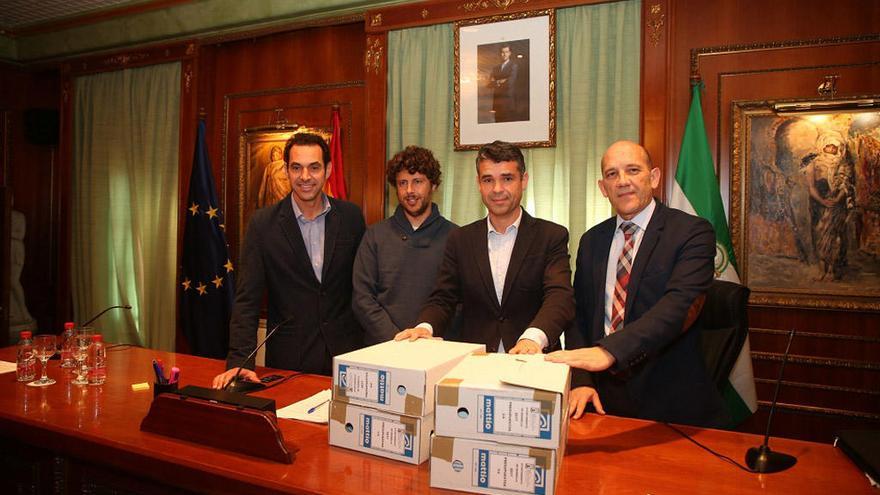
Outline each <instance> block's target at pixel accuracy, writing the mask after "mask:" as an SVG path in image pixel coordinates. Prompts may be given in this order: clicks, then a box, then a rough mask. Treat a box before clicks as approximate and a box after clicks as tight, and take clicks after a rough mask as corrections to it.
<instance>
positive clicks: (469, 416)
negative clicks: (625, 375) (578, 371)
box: [434, 354, 570, 449]
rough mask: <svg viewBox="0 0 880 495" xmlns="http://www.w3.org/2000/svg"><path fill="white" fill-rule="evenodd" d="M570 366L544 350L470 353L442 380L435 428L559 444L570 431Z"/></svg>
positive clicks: (544, 444) (469, 435) (449, 433)
mask: <svg viewBox="0 0 880 495" xmlns="http://www.w3.org/2000/svg"><path fill="white" fill-rule="evenodd" d="M569 375H570V373H569V367H568V365H565V364H559V363H551V362H548V361H545V360H544V356H543V355H541V354H533V355H522V354H517V355H513V354H484V355H473V356H468V357H467V358H466V359H464V360H463V361H462V362H461V363H459V364H458V366H456V367H455V368H453V369H452V371H450V372H449V373H447V374H446V376H445V377H443V379H442V380H440V381H439V382H438V383H437V392H436V405H435V409H434V418H435V425H434V431H435V432H436V433H437V434H438V435H441V436H447V437H461V438H475V439H482V440H490V441H493V442H504V443H510V444H517V445H528V446H531V447H541V448H546V449H558V448H561V446H564V445H565V439H566V436H567V433H568V390H569V386H570V377H569Z"/></svg>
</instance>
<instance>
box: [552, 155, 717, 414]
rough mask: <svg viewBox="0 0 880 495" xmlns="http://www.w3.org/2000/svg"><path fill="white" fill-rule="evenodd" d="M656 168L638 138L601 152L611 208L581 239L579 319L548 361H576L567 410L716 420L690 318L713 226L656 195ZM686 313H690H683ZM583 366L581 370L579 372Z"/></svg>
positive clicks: (704, 285)
mask: <svg viewBox="0 0 880 495" xmlns="http://www.w3.org/2000/svg"><path fill="white" fill-rule="evenodd" d="M659 185H660V169H658V168H654V167H653V166H652V165H651V158H650V156H648V153H647V151H646V150H645V149H644V148H642V147H641V146H639V145H638V144H636V143H632V142H629V141H619V142H617V143H614V144H613V145H611V147H610V148H608V151H606V152H605V155H604V156H603V157H602V179H600V180H599V188H600V190H601V191H602V194H603V195H604V196H605V197H607V198H608V199H609V201H610V202H611V206H612V207H614V210H615V211H616V212H617V215H616V216H615V217H612V218H610V219H608V220H606V221H605V222H602V223H601V224H599V225H597V226H595V227H593V228H592V229H590V230H589V231H588V232H587V233H586V234H584V236H583V237H582V238H581V242H580V246H579V248H578V255H577V269H576V272H575V280H574V289H575V301H576V306H577V312H576V313H577V314H576V325H575V326H574V328H573V329H571V330H570V331H568V332H566V337H565V338H566V348H567V349H573V350H566V351H559V352H555V353H552V354H549V355H548V356H547V360H549V361H556V362H563V363H567V364H569V365H571V366H573V367H576V368H580V369H581V370H577V371H576V372H575V373H574V375H573V377H572V395H571V400H570V412H571V413H572V415H573V416H574V417H575V418H578V417H580V416H581V414H582V413H583V410H584V407H585V406H586V405H587V403H592V404H593V406H594V407H595V409H596V410H597V411H598V412H599V413H601V414H604V413H605V412H606V411H607V412H609V413H611V414H615V415H619V416H631V417H637V418H645V419H652V420H658V421H670V422H676V423H687V424H695V425H706V426H717V425H720V424H721V423H722V422H723V417H722V415H723V412H722V411H723V410H722V405H721V400H720V396H719V394H718V392H717V390H716V388H715V386H714V384H713V383H712V381H711V380H710V378H709V377H708V374H707V373H706V369H705V364H704V361H703V357H702V355H701V353H700V350H699V346H700V330H699V328H694V326H693V325H691V324H692V322H693V319H694V318H695V315H696V314H697V313H699V310H698V309H699V307H700V306H701V304H702V301H703V299H704V297H705V293H706V291H707V290H708V289H709V286H710V284H711V283H712V278H713V272H714V268H713V267H714V263H713V259H714V257H715V233H714V231H713V230H712V226H711V224H709V222H707V221H706V220H704V219H702V218H699V217H695V216H692V215H688V214H686V213H684V212H682V211H679V210H675V209H672V208H668V207H666V206H664V205H662V204H660V203H659V202H658V201H656V200H655V199H654V197H653V193H652V191H653V189H655V188H657V187H658V186H659ZM689 313H690V314H689ZM582 370H586V371H582Z"/></svg>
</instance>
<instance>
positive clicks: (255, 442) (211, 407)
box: [141, 387, 295, 464]
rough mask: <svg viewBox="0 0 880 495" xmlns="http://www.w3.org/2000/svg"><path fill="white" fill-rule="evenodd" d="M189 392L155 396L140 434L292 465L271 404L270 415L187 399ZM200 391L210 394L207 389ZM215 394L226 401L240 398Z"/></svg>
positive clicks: (264, 412)
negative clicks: (223, 397)
mask: <svg viewBox="0 0 880 495" xmlns="http://www.w3.org/2000/svg"><path fill="white" fill-rule="evenodd" d="M190 388H191V387H186V388H185V389H183V390H181V391H179V392H173V393H163V394H159V395H158V396H157V397H156V398H155V399H153V403H152V404H151V405H150V411H149V412H148V413H147V415H146V417H144V420H143V421H142V422H141V430H142V431H147V432H150V433H156V434H159V435H165V436H168V437H173V438H179V439H181V440H186V441H188V442H193V443H197V444H201V445H207V446H210V447H216V448H218V449H223V450H230V451H233V452H238V453H241V454H246V455H250V456H254V457H261V458H264V459H269V460H272V461H276V462H281V463H284V464H290V463H292V462H293V457H294V456H293V454H292V453H291V452H290V450H288V448H287V446H286V445H285V444H284V438H283V436H282V435H281V430H280V429H278V418H277V417H276V416H275V408H274V402H275V401H274V400H273V401H271V402H272V408H271V412H270V411H266V410H261V409H258V408H253V407H245V406H242V405H233V404H230V403H224V402H221V401H220V400H209V399H205V398H200V397H195V396H192V395H187V394H186V390H187V389H190ZM197 388H198V389H201V387H197ZM202 390H204V391H205V392H204V393H208V394H209V395H210V393H211V391H210V389H202ZM217 393H219V394H223V395H225V396H227V397H228V396H233V395H241V394H229V393H226V392H219V391H217ZM242 398H243V399H252V398H250V397H247V396H242ZM245 402H247V401H246V400H245ZM294 452H295V451H294Z"/></svg>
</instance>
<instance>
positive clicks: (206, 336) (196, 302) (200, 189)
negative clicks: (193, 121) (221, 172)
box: [180, 121, 235, 359]
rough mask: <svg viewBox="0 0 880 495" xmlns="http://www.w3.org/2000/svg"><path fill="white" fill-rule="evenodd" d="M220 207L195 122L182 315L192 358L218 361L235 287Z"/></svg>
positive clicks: (202, 124) (201, 125)
mask: <svg viewBox="0 0 880 495" xmlns="http://www.w3.org/2000/svg"><path fill="white" fill-rule="evenodd" d="M219 204H220V203H219V201H218V200H217V189H216V188H215V187H214V177H213V174H212V170H211V160H210V158H209V157H208V149H207V146H206V145H205V122H204V121H199V127H198V136H197V138H196V151H195V157H194V158H193V170H192V176H191V177H190V182H189V196H188V199H187V207H186V208H187V211H186V230H185V233H184V238H183V273H182V280H181V281H180V284H181V287H182V290H183V296H182V301H181V305H180V312H181V319H182V322H183V331H184V335H185V336H186V339H187V341H188V342H189V346H190V353H192V354H195V355H197V356H204V357H211V358H218V359H222V358H225V357H226V353H227V351H228V348H229V316H230V313H231V310H232V298H233V294H234V293H235V285H234V277H233V265H232V261H231V260H230V258H229V246H228V245H227V244H226V234H225V233H224V231H225V228H226V226H225V224H224V221H223V213H222V212H221V211H220V209H219Z"/></svg>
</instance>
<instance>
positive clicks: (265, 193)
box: [238, 124, 331, 253]
mask: <svg viewBox="0 0 880 495" xmlns="http://www.w3.org/2000/svg"><path fill="white" fill-rule="evenodd" d="M300 132H309V133H313V134H318V135H319V136H321V137H323V138H324V140H326V141H327V143H328V144H329V143H330V136H331V133H330V131H328V130H325V129H318V128H311V127H302V126H297V125H295V124H293V125H291V124H279V125H269V126H261V127H252V128H247V129H244V130H243V131H242V133H241V137H240V139H239V154H238V156H239V165H238V253H241V244H242V243H243V242H244V234H245V232H246V231H247V224H248V222H249V221H250V219H251V215H253V214H254V212H255V211H256V210H257V209H259V208H263V207H266V206H271V205H274V204H275V203H277V202H279V201H281V200H282V199H283V198H284V197H286V196H287V195H288V194H290V191H291V188H290V181H289V180H288V178H287V166H286V160H285V158H284V156H283V155H284V145H285V144H286V143H287V140H288V139H290V137H291V136H293V135H294V134H297V133H300Z"/></svg>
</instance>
